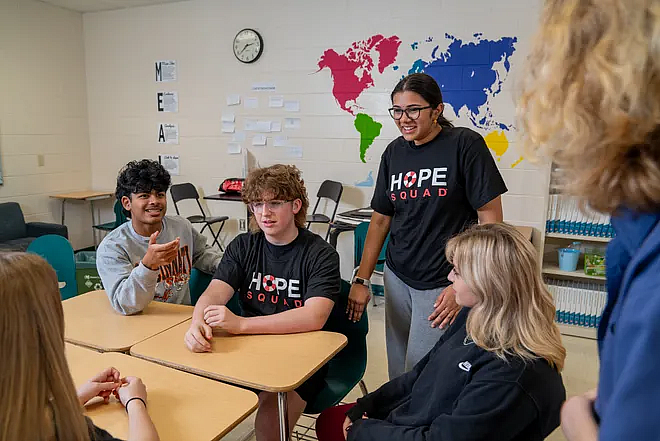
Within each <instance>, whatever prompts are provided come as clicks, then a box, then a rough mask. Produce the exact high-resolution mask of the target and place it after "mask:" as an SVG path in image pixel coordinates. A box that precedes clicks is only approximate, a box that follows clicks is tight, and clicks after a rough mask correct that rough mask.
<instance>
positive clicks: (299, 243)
mask: <svg viewBox="0 0 660 441" xmlns="http://www.w3.org/2000/svg"><path fill="white" fill-rule="evenodd" d="M214 278H215V279H219V280H222V281H224V282H226V283H227V284H229V285H230V286H231V287H232V288H234V291H237V292H238V293H239V295H240V301H241V307H242V309H243V315H244V316H245V317H254V316H261V315H270V314H276V313H279V312H283V311H287V310H289V309H293V308H300V307H301V306H303V305H304V303H305V301H306V300H307V299H310V298H312V297H326V298H328V299H330V300H332V301H336V300H337V296H338V295H339V290H340V287H341V276H340V275H339V254H337V251H335V249H334V248H332V247H331V246H330V245H329V244H328V243H327V242H326V241H324V240H323V238H321V237H320V236H319V235H317V234H314V233H312V232H310V231H308V230H305V229H302V228H299V229H298V237H296V238H295V239H294V240H293V242H291V243H290V244H287V245H281V246H278V245H273V244H271V243H269V242H268V241H267V240H266V236H265V235H264V233H263V232H259V233H244V234H241V235H239V236H237V237H236V238H235V239H234V240H232V241H231V243H230V244H229V246H228V247H227V250H226V251H225V254H224V256H223V257H222V261H221V262H220V264H219V265H218V268H217V269H216V272H215V276H214Z"/></svg>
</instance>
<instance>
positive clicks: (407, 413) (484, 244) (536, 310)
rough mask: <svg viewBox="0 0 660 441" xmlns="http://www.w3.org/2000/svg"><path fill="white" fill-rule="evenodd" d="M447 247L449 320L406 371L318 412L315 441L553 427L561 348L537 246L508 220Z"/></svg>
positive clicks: (527, 432) (529, 439) (484, 434)
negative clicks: (454, 312) (451, 296)
mask: <svg viewBox="0 0 660 441" xmlns="http://www.w3.org/2000/svg"><path fill="white" fill-rule="evenodd" d="M446 252H447V259H448V260H449V262H451V264H452V265H453V266H454V269H453V270H452V272H451V274H450V280H451V281H452V283H453V284H454V285H453V286H454V290H455V291H456V302H457V303H458V304H459V305H461V306H463V309H462V310H461V312H460V313H459V314H458V316H457V318H456V321H455V323H454V324H453V325H452V326H451V327H450V328H449V329H448V330H447V332H446V333H445V334H444V335H443V336H442V337H441V338H440V340H439V341H438V343H437V344H436V345H435V347H434V348H433V349H432V350H431V352H429V353H428V354H427V355H426V357H424V359H422V361H420V362H419V363H418V364H417V365H416V366H415V367H414V368H413V370H412V371H410V372H408V373H406V374H404V375H402V376H400V377H397V378H395V379H394V380H392V381H390V382H389V383H386V384H385V385H383V386H381V388H380V389H378V390H376V391H375V392H373V393H371V394H369V395H367V396H365V397H364V398H360V399H358V401H357V403H356V404H355V405H347V406H339V407H337V408H332V409H331V410H329V411H326V412H324V413H323V414H321V416H320V417H319V419H318V421H317V424H316V429H317V435H318V438H319V441H335V440H342V439H344V438H343V437H346V438H345V439H347V440H349V441H353V440H359V441H367V440H374V441H376V440H384V439H397V440H411V441H412V440H429V439H437V440H475V441H477V440H483V441H487V440H488V441H490V440H498V441H507V440H512V441H523V440H524V441H536V440H538V441H540V440H542V439H544V438H545V437H546V436H548V435H549V434H550V433H551V432H552V431H553V430H554V429H555V428H556V427H557V426H558V425H559V412H560V408H561V405H562V403H563V402H564V399H565V397H566V393H565V389H564V385H563V382H562V378H561V375H560V371H561V369H562V368H563V366H564V358H565V356H566V351H565V349H564V347H563V346H562V344H561V338H560V335H559V330H558V329H557V326H556V325H555V323H554V317H555V308H554V306H553V302H552V297H551V296H550V294H549V292H548V290H547V289H546V288H545V285H544V284H543V281H542V280H541V272H540V269H539V264H538V259H537V253H536V250H535V249H534V247H533V246H532V244H531V243H530V242H529V241H528V240H526V239H525V237H524V236H523V235H522V234H521V233H519V232H518V231H517V230H516V229H515V228H514V227H511V226H509V225H505V224H486V225H479V226H475V227H473V228H471V229H470V230H468V231H466V232H464V233H461V234H459V235H458V236H456V237H454V238H452V239H451V240H450V241H449V242H448V243H447V247H446ZM344 413H345V415H346V417H345V419H344V433H343V436H342V432H341V429H340V427H341V419H343V418H344V417H343V415H344Z"/></svg>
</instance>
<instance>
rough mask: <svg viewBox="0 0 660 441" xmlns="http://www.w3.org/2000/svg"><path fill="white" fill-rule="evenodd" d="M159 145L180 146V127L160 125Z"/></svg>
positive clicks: (167, 124)
mask: <svg viewBox="0 0 660 441" xmlns="http://www.w3.org/2000/svg"><path fill="white" fill-rule="evenodd" d="M158 143H159V144H178V143H179V125H178V124H169V123H160V124H158Z"/></svg>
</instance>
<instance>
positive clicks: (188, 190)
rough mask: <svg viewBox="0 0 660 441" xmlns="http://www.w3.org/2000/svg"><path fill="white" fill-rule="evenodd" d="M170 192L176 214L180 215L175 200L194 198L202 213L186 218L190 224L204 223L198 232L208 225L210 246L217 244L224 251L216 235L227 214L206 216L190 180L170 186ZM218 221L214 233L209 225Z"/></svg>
mask: <svg viewBox="0 0 660 441" xmlns="http://www.w3.org/2000/svg"><path fill="white" fill-rule="evenodd" d="M170 193H171V194H172V200H173V201H174V208H175V209H176V214H179V215H180V213H179V207H177V205H176V204H177V202H180V201H183V200H186V199H194V200H195V201H196V202H197V206H198V207H199V211H201V212H202V214H201V215H194V216H188V217H187V219H188V220H189V221H190V223H192V224H204V226H203V227H202V231H200V233H203V232H204V230H205V229H206V227H208V228H209V230H210V231H211V236H213V244H211V246H213V245H214V244H215V245H218V247H219V248H220V251H224V250H225V249H224V248H222V245H220V242H219V241H218V237H220V232H221V231H222V228H223V227H224V226H225V221H226V220H227V219H229V216H213V217H209V216H206V214H204V209H203V208H202V204H200V203H199V193H197V189H196V188H195V186H194V185H192V184H191V183H190V182H186V183H185V184H175V185H173V186H172V188H170ZM218 222H220V228H218V232H217V233H215V234H214V233H213V228H211V225H213V224H217V223H218Z"/></svg>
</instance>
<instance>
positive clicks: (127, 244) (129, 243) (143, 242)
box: [96, 216, 222, 315]
mask: <svg viewBox="0 0 660 441" xmlns="http://www.w3.org/2000/svg"><path fill="white" fill-rule="evenodd" d="M177 237H179V238H180V248H179V252H178V256H177V258H176V259H175V260H174V261H173V262H172V263H170V264H169V265H163V266H161V267H159V268H158V270H155V271H154V270H151V269H149V268H147V267H146V266H144V265H143V264H142V258H143V257H144V255H145V254H147V247H148V245H149V238H148V237H144V236H140V235H139V234H137V233H136V232H135V229H134V228H133V225H132V224H131V221H130V220H129V221H128V222H126V223H124V224H123V225H122V226H120V227H118V228H117V229H115V230H114V231H112V232H110V234H108V235H107V236H106V237H105V238H104V239H103V241H102V242H101V244H100V245H99V248H98V250H97V253H96V255H97V257H96V266H97V268H98V271H99V275H100V276H101V280H102V281H103V287H104V288H105V291H106V292H107V294H108V297H109V298H110V303H111V304H112V307H113V308H115V310H116V311H117V312H119V313H121V314H124V315H130V314H136V313H138V312H140V311H142V310H143V309H144V308H146V306H147V305H148V304H149V302H151V301H152V300H159V301H161V302H167V303H179V304H185V305H190V289H189V286H188V280H189V279H190V271H191V270H192V267H195V268H197V269H198V270H200V271H202V272H205V273H207V274H214V273H215V269H216V268H217V266H218V264H219V263H220V259H221V258H222V256H221V255H220V253H219V252H218V251H216V250H214V249H212V248H211V247H209V246H208V245H206V237H204V236H203V235H201V234H200V233H199V232H197V230H195V229H194V228H193V226H192V224H191V223H190V222H189V221H188V220H187V219H184V218H182V217H179V216H165V217H164V218H163V229H162V231H161V232H160V234H159V235H158V239H157V240H156V242H157V243H159V244H164V243H167V242H171V241H173V240H174V239H176V238H177Z"/></svg>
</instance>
